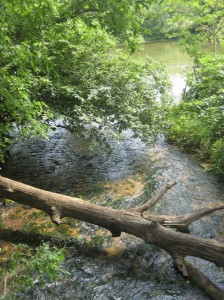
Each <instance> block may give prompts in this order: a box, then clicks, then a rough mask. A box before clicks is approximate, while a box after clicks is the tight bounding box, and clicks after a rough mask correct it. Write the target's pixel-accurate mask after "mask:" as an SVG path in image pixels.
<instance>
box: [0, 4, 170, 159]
mask: <svg viewBox="0 0 224 300" xmlns="http://www.w3.org/2000/svg"><path fill="white" fill-rule="evenodd" d="M150 2H151V1H149V0H147V1H146V0H145V1H134V0H133V1H127V0H122V1H106V0H104V1H102V0H96V1H78V0H76V1H72V0H66V1H63V2H62V1H59V0H41V1H40V0H33V1H30V0H25V1H24V0H23V1H18V0H12V1H7V0H3V1H1V5H0V28H1V29H0V39H1V46H0V52H1V58H0V65H1V69H0V78H1V86H0V100H1V101H0V160H3V159H4V152H5V149H6V146H7V145H8V144H9V143H10V142H11V141H12V136H11V133H12V132H13V131H15V130H17V132H18V131H19V132H20V133H21V135H22V136H23V137H28V136H30V135H42V136H45V135H46V132H47V130H48V128H49V126H48V125H49V122H50V121H51V120H52V119H58V118H63V119H64V122H65V123H66V126H68V127H70V128H71V129H72V130H73V131H75V132H76V133H77V134H78V135H85V137H90V138H91V139H92V140H93V142H94V141H95V140H102V139H103V137H102V135H101V134H100V132H99V130H97V126H96V124H98V125H100V127H104V128H106V129H107V131H109V132H111V135H114V136H115V137H119V136H120V133H121V132H122V130H124V129H127V128H131V129H132V130H133V131H134V133H135V134H136V135H137V136H140V137H143V138H144V137H145V138H147V137H149V136H151V137H152V138H155V136H156V135H157V134H158V133H159V132H160V131H161V128H160V127H161V126H160V125H161V124H162V123H163V122H162V120H163V119H164V115H165V114H164V109H165V106H166V104H165V101H166V99H167V92H168V90H167V86H168V83H167V82H168V80H167V77H166V75H165V73H164V70H163V69H162V68H161V67H160V66H158V65H156V64H154V63H153V62H152V61H148V62H147V63H146V64H143V63H140V62H135V61H133V60H130V59H129V58H128V57H127V56H125V55H124V54H122V51H119V50H118V47H117V46H118V44H120V43H123V44H124V45H126V47H127V49H129V51H130V52H133V51H134V50H135V49H137V47H138V45H139V43H140V42H141V41H142V40H141V38H140V32H141V25H142V22H143V16H142V11H143V9H146V8H147V7H148V4H149V3H150ZM156 98H157V99H158V98H160V99H161V101H160V102H158V101H157V100H156Z"/></svg>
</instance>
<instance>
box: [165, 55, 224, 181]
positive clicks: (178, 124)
mask: <svg viewBox="0 0 224 300" xmlns="http://www.w3.org/2000/svg"><path fill="white" fill-rule="evenodd" d="M223 82H224V55H217V56H212V55H209V56H206V57H203V58H201V59H200V60H199V63H198V66H197V68H196V69H195V71H194V72H192V73H190V74H189V77H188V86H189V90H188V92H187V93H186V94H185V95H184V97H183V100H182V101H181V103H180V104H178V105H176V106H174V107H172V108H171V109H170V112H169V128H168V131H167V139H168V140H170V141H173V142H175V143H177V144H179V145H180V146H181V147H183V148H184V149H187V150H199V151H200V158H203V159H209V160H210V161H211V163H212V164H213V167H212V170H213V171H214V172H215V173H216V174H218V175H219V176H223V174H224V169H223V154H222V149H223V136H224V88H223Z"/></svg>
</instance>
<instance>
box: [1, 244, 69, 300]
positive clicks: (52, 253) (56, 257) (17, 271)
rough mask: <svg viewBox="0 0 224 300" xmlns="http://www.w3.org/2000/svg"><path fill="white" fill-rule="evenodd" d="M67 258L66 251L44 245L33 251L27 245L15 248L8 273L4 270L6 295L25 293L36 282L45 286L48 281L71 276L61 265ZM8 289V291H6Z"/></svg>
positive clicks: (2, 277)
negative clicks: (65, 275)
mask: <svg viewBox="0 0 224 300" xmlns="http://www.w3.org/2000/svg"><path fill="white" fill-rule="evenodd" d="M64 258H65V250H64V249H58V248H56V247H54V246H51V245H50V244H49V243H43V244H42V245H40V246H39V247H37V248H36V249H35V251H33V250H31V249H30V247H29V246H27V245H25V244H19V245H18V246H16V247H15V249H14V252H13V253H12V255H11V257H10V259H9V261H8V267H7V272H5V269H2V270H1V271H2V274H1V281H4V293H3V294H4V295H3V297H2V298H0V299H5V297H7V294H13V293H16V292H21V291H24V290H25V289H26V288H29V287H32V286H33V285H34V284H35V282H38V283H39V284H41V285H43V284H44V283H45V282H47V281H54V280H56V279H58V278H60V276H62V275H64V274H67V275H68V274H69V273H68V272H67V271H65V270H64V269H63V268H61V263H62V261H63V260H64ZM6 287H8V289H6Z"/></svg>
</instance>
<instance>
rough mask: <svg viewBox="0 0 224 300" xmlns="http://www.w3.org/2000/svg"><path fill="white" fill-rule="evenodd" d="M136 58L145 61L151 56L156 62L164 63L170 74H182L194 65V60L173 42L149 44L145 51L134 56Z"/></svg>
mask: <svg viewBox="0 0 224 300" xmlns="http://www.w3.org/2000/svg"><path fill="white" fill-rule="evenodd" d="M133 56H134V57H135V58H141V59H144V58H145V57H147V56H149V57H151V58H153V59H155V60H156V61H162V62H163V64H164V65H165V66H166V67H167V68H168V70H169V73H174V74H177V73H180V71H181V70H183V69H184V67H186V66H190V65H192V64H193V59H192V58H191V57H190V56H189V55H188V54H187V53H186V52H184V51H183V49H182V48H181V47H180V46H179V45H178V44H177V43H176V42H173V41H160V42H148V43H145V44H144V45H143V49H142V50H141V51H139V52H138V53H136V54H134V55H133Z"/></svg>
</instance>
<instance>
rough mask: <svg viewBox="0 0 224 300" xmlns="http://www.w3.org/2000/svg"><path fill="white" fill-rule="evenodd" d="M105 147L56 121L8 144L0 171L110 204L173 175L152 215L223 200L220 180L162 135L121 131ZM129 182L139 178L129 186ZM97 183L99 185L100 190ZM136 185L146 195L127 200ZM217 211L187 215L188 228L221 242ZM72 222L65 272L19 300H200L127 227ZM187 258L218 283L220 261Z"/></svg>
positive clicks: (164, 258)
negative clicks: (115, 233) (42, 136)
mask: <svg viewBox="0 0 224 300" xmlns="http://www.w3.org/2000/svg"><path fill="white" fill-rule="evenodd" d="M112 148H113V151H112V153H111V154H107V153H105V152H103V151H102V150H99V149H98V150H95V151H94V152H89V151H88V150H87V149H86V148H85V146H84V144H83V142H82V140H80V139H77V138H76V137H74V136H73V135H72V134H71V133H69V132H68V131H66V130H64V129H62V128H57V129H56V130H55V131H54V132H52V133H51V135H50V140H49V141H48V140H41V141H34V140H32V139H30V140H28V141H26V142H22V141H21V142H18V143H17V144H15V145H14V146H13V147H11V149H10V153H11V158H10V160H9V161H8V162H7V164H6V166H5V169H4V170H2V171H1V175H2V176H6V177H9V178H12V179H15V180H19V181H21V182H24V183H27V184H31V185H33V186H36V187H40V188H44V189H46V190H51V191H54V192H60V193H64V194H69V195H72V196H79V195H80V194H81V195H87V197H89V199H90V200H91V201H94V202H97V203H101V204H105V205H112V206H113V205H115V204H114V203H116V205H115V206H116V207H130V206H134V205H138V204H139V203H142V201H143V200H144V197H148V196H149V194H150V193H151V191H152V189H154V188H155V189H157V188H158V187H160V186H161V185H162V184H163V183H165V182H167V181H169V180H176V181H177V185H176V186H175V187H174V188H173V189H171V190H170V191H169V192H168V193H167V194H166V195H165V196H164V197H163V198H162V199H161V200H160V202H159V203H158V204H157V205H156V208H155V211H156V212H157V213H159V214H171V215H172V214H177V215H180V214H183V213H186V212H190V211H193V210H194V209H197V208H199V207H202V206H206V205H209V204H210V203H220V202H222V201H223V195H224V188H223V187H222V185H221V184H219V183H218V182H217V181H216V179H215V178H214V177H212V176H211V175H209V174H207V173H205V172H204V170H203V169H202V168H201V167H200V166H198V165H197V164H196V163H195V162H192V161H191V160H190V159H189V157H188V156H187V155H185V154H183V153H180V152H179V151H178V150H177V149H176V148H175V147H173V146H171V145H169V144H167V143H166V142H163V141H159V142H158V143H157V144H156V145H154V146H151V147H149V146H146V145H145V144H144V143H142V142H141V141H140V140H138V139H133V138H131V137H130V133H129V132H127V135H126V138H125V140H124V141H123V142H120V143H119V144H113V145H112ZM136 176H137V177H136ZM136 178H137V179H136ZM127 179H128V180H127ZM137 181H139V182H140V184H137V185H136V188H135V187H133V185H135V184H136V182H137ZM128 184H129V185H128ZM99 186H104V188H103V191H102V193H101V192H99V191H98V190H97V188H99ZM105 186H106V188H105ZM115 187H116V188H117V189H118V187H119V189H118V190H116V189H115ZM143 187H144V188H145V189H146V194H145V195H144V196H142V197H136V198H135V200H134V202H133V203H132V201H131V196H133V195H135V194H139V190H141V189H142V188H143ZM111 189H112V190H113V193H112V192H111ZM121 190H122V192H123V194H122V196H121V195H120V194H119V193H121ZM105 193H106V196H105ZM117 197H118V198H119V197H120V199H119V201H117ZM116 201H117V202H116ZM223 217H224V212H222V211H219V212H216V213H213V214H212V215H211V216H209V217H204V218H203V219H201V220H200V221H197V222H194V224H193V225H192V226H191V231H192V233H193V234H195V235H197V236H202V237H205V238H215V239H216V240H219V241H221V242H224V224H223ZM79 226H80V232H81V234H82V239H78V240H77V241H76V247H74V248H72V249H71V251H70V254H69V256H68V258H67V259H66V261H65V262H64V266H65V267H66V269H68V270H69V272H70V274H71V275H70V276H69V277H68V278H64V279H62V280H61V281H59V282H54V283H52V284H49V285H47V286H45V287H39V286H38V284H37V286H36V287H35V288H33V289H32V290H29V291H28V292H27V293H25V294H23V295H22V296H21V299H38V300H41V299H52V300H53V299H56V298H58V299H77V300H78V299H80V300H81V299H82V300H83V299H94V300H99V299H102V300H106V299H117V300H118V299H122V300H128V299H133V300H134V299H136V300H137V299H138V300H139V299H158V300H163V299H164V300H165V299H166V300H168V299H169V300H171V299H208V298H207V297H206V296H205V295H204V294H203V293H202V292H201V291H200V290H198V289H197V288H196V287H193V286H192V285H191V284H190V283H189V282H188V281H186V280H183V279H182V277H181V276H180V275H179V274H178V272H177V271H176V270H175V268H174V267H173V263H172V260H171V258H170V256H169V255H168V254H167V253H166V252H165V251H163V250H161V249H159V248H157V247H154V246H151V245H147V244H145V243H144V242H143V241H142V240H139V239H137V238H135V237H132V236H129V235H127V234H122V236H121V237H119V238H115V239H113V240H112V239H111V237H108V233H107V232H106V231H104V230H101V229H99V228H98V227H97V226H94V225H89V224H86V223H84V222H80V224H79ZM104 235H105V238H103V237H104ZM90 236H91V237H92V239H93V241H94V243H89V244H88V243H86V242H85V239H88V237H90ZM99 236H100V237H102V239H100V243H98V242H97V241H98V239H99ZM87 250H88V251H87ZM194 264H197V265H198V267H199V268H200V269H201V270H203V271H204V272H205V273H206V275H207V276H208V277H210V278H211V279H212V280H215V281H216V284H218V285H219V286H220V287H221V288H224V277H223V274H224V270H223V269H222V268H218V267H216V266H214V265H213V264H211V263H208V262H206V261H203V260H199V259H194ZM52 291H53V292H52Z"/></svg>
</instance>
